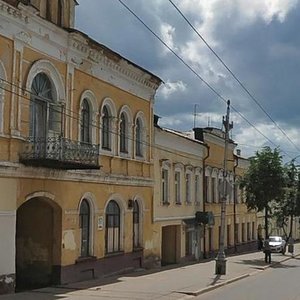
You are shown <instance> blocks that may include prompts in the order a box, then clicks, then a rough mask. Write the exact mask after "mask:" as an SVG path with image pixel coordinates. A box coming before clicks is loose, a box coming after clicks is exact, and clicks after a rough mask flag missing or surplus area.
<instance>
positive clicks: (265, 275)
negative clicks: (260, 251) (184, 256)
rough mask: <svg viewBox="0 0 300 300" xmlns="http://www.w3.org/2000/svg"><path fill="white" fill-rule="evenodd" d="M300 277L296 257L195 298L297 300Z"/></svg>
mask: <svg viewBox="0 0 300 300" xmlns="http://www.w3.org/2000/svg"><path fill="white" fill-rule="evenodd" d="M299 278H300V258H294V259H291V260H289V261H286V262H284V263H282V264H277V265H274V266H272V267H271V268H269V269H268V270H265V271H263V272H262V271H258V273H257V274H255V275H252V276H250V277H247V278H245V279H243V280H240V281H238V282H235V283H232V284H230V285H227V286H224V287H222V288H219V289H216V290H213V291H211V292H209V293H206V294H203V295H199V296H198V297H195V298H194V299H195V300H196V299H201V300H216V299H222V300H233V299H238V300H257V299H262V300H264V299H272V300H283V299H284V300H296V299H300V281H299Z"/></svg>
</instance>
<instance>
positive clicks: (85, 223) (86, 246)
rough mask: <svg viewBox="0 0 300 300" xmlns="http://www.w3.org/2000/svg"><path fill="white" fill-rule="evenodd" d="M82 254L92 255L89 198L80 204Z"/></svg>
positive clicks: (83, 255)
mask: <svg viewBox="0 0 300 300" xmlns="http://www.w3.org/2000/svg"><path fill="white" fill-rule="evenodd" d="M79 217H80V229H81V248H80V249H81V252H80V254H81V256H82V257H85V256H89V255H90V206H89V203H88V201H87V200H85V199H84V200H83V201H82V202H81V205H80V214H79Z"/></svg>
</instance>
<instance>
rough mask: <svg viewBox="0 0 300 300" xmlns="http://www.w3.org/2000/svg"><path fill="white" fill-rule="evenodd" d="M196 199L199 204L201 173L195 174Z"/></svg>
mask: <svg viewBox="0 0 300 300" xmlns="http://www.w3.org/2000/svg"><path fill="white" fill-rule="evenodd" d="M195 201H196V203H197V204H200V201H201V191H200V175H195Z"/></svg>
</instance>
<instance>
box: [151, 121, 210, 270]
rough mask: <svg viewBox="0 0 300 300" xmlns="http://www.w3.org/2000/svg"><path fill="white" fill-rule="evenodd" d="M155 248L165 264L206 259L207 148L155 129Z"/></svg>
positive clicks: (172, 132) (163, 129)
mask: <svg viewBox="0 0 300 300" xmlns="http://www.w3.org/2000/svg"><path fill="white" fill-rule="evenodd" d="M154 151H155V155H154V172H155V175H154V178H155V186H154V204H153V223H154V224H153V248H154V252H153V255H154V257H153V258H154V259H156V262H157V263H158V264H160V263H161V264H162V265H166V264H173V263H180V262H183V261H187V260H194V259H196V260H198V259H200V258H201V257H203V252H204V240H203V225H202V224H198V223H197V222H196V218H195V215H196V213H197V212H203V205H204V203H203V158H204V157H205V156H206V154H207V147H206V145H204V144H203V143H202V142H200V141H196V140H194V139H191V138H188V137H187V136H186V135H184V134H183V133H180V132H176V131H174V130H170V129H165V128H161V127H159V126H158V125H156V126H155V150H154Z"/></svg>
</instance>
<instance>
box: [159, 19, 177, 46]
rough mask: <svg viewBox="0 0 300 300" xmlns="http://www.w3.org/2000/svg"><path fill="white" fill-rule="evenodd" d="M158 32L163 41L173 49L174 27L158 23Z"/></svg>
mask: <svg viewBox="0 0 300 300" xmlns="http://www.w3.org/2000/svg"><path fill="white" fill-rule="evenodd" d="M160 33H161V36H162V39H163V41H164V42H165V43H166V44H167V45H168V46H169V47H170V48H171V49H173V50H175V48H174V39H173V35H174V34H175V28H174V27H172V26H171V25H170V24H167V23H162V24H161V25H160Z"/></svg>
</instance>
